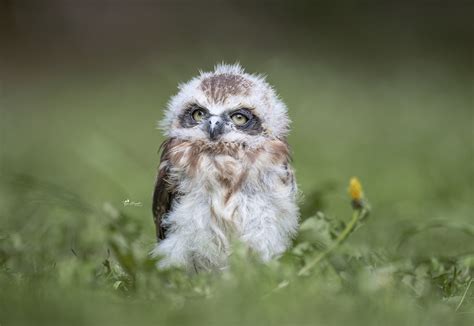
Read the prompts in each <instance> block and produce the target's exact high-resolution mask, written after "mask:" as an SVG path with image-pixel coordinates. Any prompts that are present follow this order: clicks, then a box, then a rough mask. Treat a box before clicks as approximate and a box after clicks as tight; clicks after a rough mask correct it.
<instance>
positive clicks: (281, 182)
mask: <svg viewBox="0 0 474 326" xmlns="http://www.w3.org/2000/svg"><path fill="white" fill-rule="evenodd" d="M162 128H163V130H164V131H165V135H166V137H167V139H166V140H165V142H164V143H163V144H162V147H161V150H162V154H161V162H160V166H159V169H158V177H157V180H156V185H155V190H154V195H153V215H154V220H155V225H156V234H157V237H158V243H157V245H156V247H155V249H154V250H153V252H152V254H153V255H155V256H161V257H162V259H161V260H160V261H159V267H161V268H166V267H170V266H181V267H184V268H186V269H188V270H190V271H199V270H214V269H219V268H223V267H225V266H226V264H227V258H228V256H229V254H230V250H231V248H230V244H231V242H232V241H234V240H238V241H241V242H242V243H244V244H245V245H246V246H247V247H248V248H249V250H251V251H253V252H255V253H256V254H257V255H258V256H259V257H261V259H262V260H263V261H268V260H270V259H271V258H273V257H276V256H278V255H280V254H282V253H283V252H284V251H285V250H286V249H287V248H288V246H289V245H290V242H291V239H292V237H293V236H294V235H295V233H296V230H297V227H298V218H299V212H298V206H297V204H296V199H297V198H296V197H297V188H296V182H295V177H294V173H293V170H292V168H291V166H290V155H289V148H288V143H287V141H286V139H287V134H288V131H289V119H288V115H287V108H286V106H285V104H284V103H283V102H282V101H281V100H280V99H279V98H278V96H277V94H276V93H275V91H274V90H273V88H272V87H271V86H270V85H269V84H268V83H267V82H266V81H265V80H264V78H263V77H261V76H256V75H251V74H248V73H245V72H244V71H243V69H242V68H241V67H240V66H239V65H219V66H217V67H216V68H215V70H214V71H212V72H206V73H201V74H200V75H199V76H198V77H195V78H193V79H192V80H191V81H189V82H188V83H185V84H182V85H180V87H179V92H178V94H177V95H175V96H174V97H173V98H171V100H170V102H169V104H168V107H167V109H166V113H165V118H164V120H163V121H162Z"/></svg>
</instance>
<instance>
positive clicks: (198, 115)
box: [192, 109, 206, 122]
mask: <svg viewBox="0 0 474 326" xmlns="http://www.w3.org/2000/svg"><path fill="white" fill-rule="evenodd" d="M192 116H193V119H194V120H195V121H197V122H199V121H201V120H202V119H204V117H205V116H206V113H205V112H204V111H203V110H201V109H196V110H194V111H193V113H192Z"/></svg>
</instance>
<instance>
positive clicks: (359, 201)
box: [349, 177, 364, 208]
mask: <svg viewBox="0 0 474 326" xmlns="http://www.w3.org/2000/svg"><path fill="white" fill-rule="evenodd" d="M349 195H350V196H351V199H352V206H353V207H354V208H361V207H362V206H363V198H364V192H363V191H362V184H361V183H360V181H359V179H357V178H356V177H353V178H351V180H350V181H349Z"/></svg>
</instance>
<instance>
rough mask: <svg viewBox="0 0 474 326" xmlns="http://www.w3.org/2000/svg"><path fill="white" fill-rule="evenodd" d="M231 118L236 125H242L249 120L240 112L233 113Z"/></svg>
mask: <svg viewBox="0 0 474 326" xmlns="http://www.w3.org/2000/svg"><path fill="white" fill-rule="evenodd" d="M231 118H232V121H234V123H235V124H236V125H237V126H243V125H244V124H246V123H247V121H249V119H248V118H247V117H246V116H245V115H243V114H240V113H236V114H234V115H233V116H232V117H231Z"/></svg>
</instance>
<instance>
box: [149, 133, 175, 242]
mask: <svg viewBox="0 0 474 326" xmlns="http://www.w3.org/2000/svg"><path fill="white" fill-rule="evenodd" d="M171 141H172V139H167V140H165V141H164V142H163V144H161V146H160V149H161V158H160V166H159V168H158V175H157V177H156V182H155V189H154V192H153V220H154V222H155V227H156V236H157V238H158V239H159V240H163V239H164V238H165V233H166V228H165V227H163V226H162V225H161V221H162V219H163V216H164V215H165V214H166V213H167V212H168V211H169V210H170V208H171V204H172V202H173V199H174V198H175V196H176V193H175V190H174V188H175V187H174V185H173V184H172V182H171V180H170V179H169V171H170V168H171V164H170V162H169V153H170V149H171Z"/></svg>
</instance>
